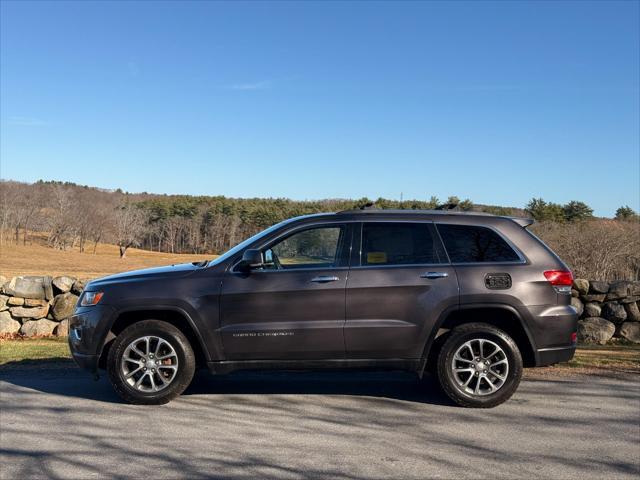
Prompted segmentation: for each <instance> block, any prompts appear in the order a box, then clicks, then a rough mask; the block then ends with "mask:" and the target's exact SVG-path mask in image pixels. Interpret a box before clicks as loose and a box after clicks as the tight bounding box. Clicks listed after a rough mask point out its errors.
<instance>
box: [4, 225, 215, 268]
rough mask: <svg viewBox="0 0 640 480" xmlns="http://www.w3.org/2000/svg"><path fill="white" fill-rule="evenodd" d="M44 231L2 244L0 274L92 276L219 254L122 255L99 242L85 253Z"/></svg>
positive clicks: (132, 252)
mask: <svg viewBox="0 0 640 480" xmlns="http://www.w3.org/2000/svg"><path fill="white" fill-rule="evenodd" d="M44 241H45V239H44V238H43V236H42V234H37V233H34V234H32V236H31V237H29V241H28V243H27V245H22V244H20V245H14V244H6V243H5V244H3V245H2V247H1V248H0V275H4V276H5V277H8V278H10V277H13V276H15V275H52V276H56V275H70V276H74V277H77V278H82V279H92V278H96V277H101V276H105V275H111V274H113V273H118V272H124V271H127V270H136V269H139V268H148V267H158V266H162V265H170V264H173V263H187V262H199V261H202V260H206V259H210V260H211V259H213V258H215V257H216V255H210V254H202V255H191V254H172V253H162V252H151V251H148V250H140V249H137V248H129V249H128V250H127V255H126V257H125V258H122V259H121V258H120V254H119V251H118V247H117V246H116V245H110V244H106V243H99V244H98V246H97V248H96V251H95V253H93V244H91V245H88V246H87V248H86V251H85V252H84V253H80V252H79V249H78V248H77V247H76V248H73V249H69V250H57V249H54V248H51V247H47V246H46V245H44Z"/></svg>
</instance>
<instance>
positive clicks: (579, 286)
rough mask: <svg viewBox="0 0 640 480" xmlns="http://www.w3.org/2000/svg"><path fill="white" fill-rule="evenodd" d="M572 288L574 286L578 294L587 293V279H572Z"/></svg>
mask: <svg viewBox="0 0 640 480" xmlns="http://www.w3.org/2000/svg"><path fill="white" fill-rule="evenodd" d="M573 288H575V289H576V290H577V291H578V292H579V293H580V295H586V294H587V293H589V280H585V279H584V278H576V279H575V280H574V281H573Z"/></svg>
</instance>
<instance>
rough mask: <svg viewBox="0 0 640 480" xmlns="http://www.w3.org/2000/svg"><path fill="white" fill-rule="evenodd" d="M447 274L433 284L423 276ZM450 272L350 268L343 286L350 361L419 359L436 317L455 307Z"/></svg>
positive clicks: (454, 283)
mask: <svg viewBox="0 0 640 480" xmlns="http://www.w3.org/2000/svg"><path fill="white" fill-rule="evenodd" d="M431 271H433V272H442V273H446V274H447V276H446V277H442V278H437V279H428V278H422V277H421V275H423V274H424V273H426V272H431ZM457 301H458V282H457V279H456V273H455V270H454V269H453V268H452V267H450V266H445V265H438V266H431V267H424V266H421V267H380V268H354V269H352V270H351V271H350V272H349V282H348V285H347V318H346V322H345V328H344V341H345V347H346V350H347V357H348V358H419V357H420V356H421V355H422V349H423V348H424V344H425V342H426V340H427V337H428V335H429V333H431V330H432V328H433V326H434V323H435V322H436V320H437V313H438V312H441V311H442V310H444V309H445V308H447V307H449V306H451V305H456V304H457Z"/></svg>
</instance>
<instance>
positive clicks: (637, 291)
mask: <svg viewBox="0 0 640 480" xmlns="http://www.w3.org/2000/svg"><path fill="white" fill-rule="evenodd" d="M631 295H640V280H635V281H633V282H631Z"/></svg>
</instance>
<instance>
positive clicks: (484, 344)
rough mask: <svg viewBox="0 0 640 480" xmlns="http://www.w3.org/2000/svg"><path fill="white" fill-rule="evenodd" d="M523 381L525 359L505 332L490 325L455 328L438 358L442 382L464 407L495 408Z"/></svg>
mask: <svg viewBox="0 0 640 480" xmlns="http://www.w3.org/2000/svg"><path fill="white" fill-rule="evenodd" d="M521 378H522V356H521V355H520V350H518V346H517V345H516V343H515V342H514V341H513V339H512V338H511V337H510V336H509V335H507V334H506V333H505V332H503V331H502V330H500V329H499V328H496V327H494V326H492V325H488V324H486V323H467V324H464V325H460V326H459V327H456V328H454V329H453V330H452V331H451V332H450V334H449V335H448V338H447V340H446V341H445V343H444V345H443V346H442V349H441V350H440V353H439V355H438V379H439V381H440V385H441V386H442V389H443V390H444V391H445V393H446V394H447V395H448V396H449V398H451V399H452V400H453V401H454V402H456V403H457V404H458V405H461V406H463V407H479V408H491V407H495V406H496V405H500V404H501V403H503V402H505V401H506V400H508V399H509V398H510V397H511V396H512V395H513V393H514V392H515V391H516V389H517V388H518V384H519V383H520V379H521Z"/></svg>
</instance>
